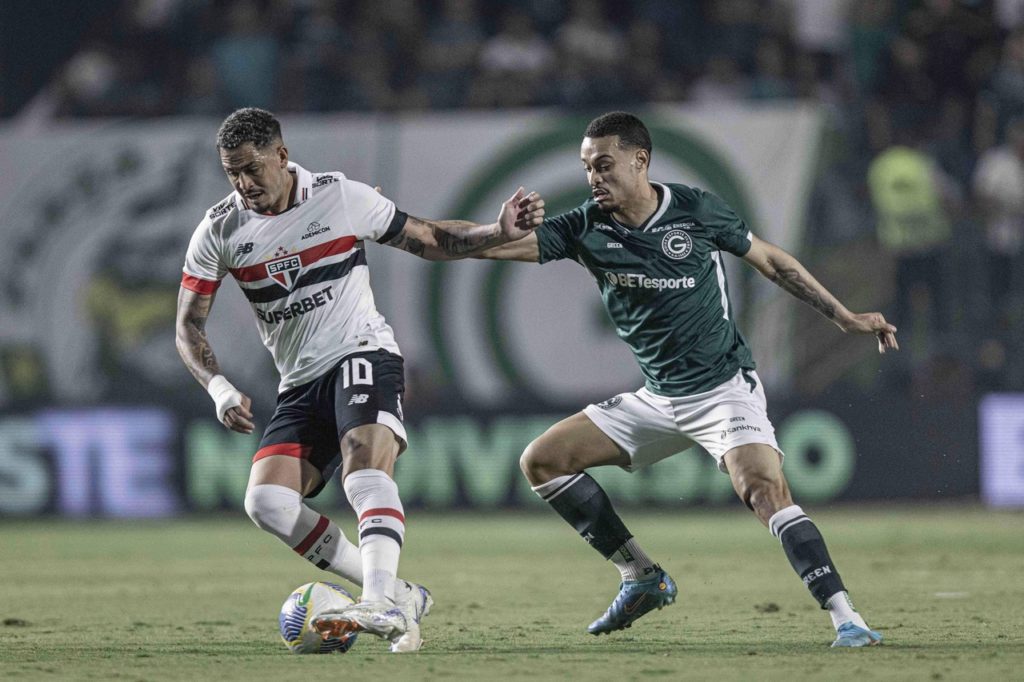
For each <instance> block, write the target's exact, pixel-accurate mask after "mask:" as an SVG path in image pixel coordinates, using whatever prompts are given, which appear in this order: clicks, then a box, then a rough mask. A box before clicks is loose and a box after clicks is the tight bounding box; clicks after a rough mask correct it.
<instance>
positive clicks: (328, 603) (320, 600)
mask: <svg viewBox="0 0 1024 682" xmlns="http://www.w3.org/2000/svg"><path fill="white" fill-rule="evenodd" d="M354 602H355V599H354V598H353V597H352V595H351V594H349V592H348V590H346V589H345V588H344V587H342V586H341V585H336V584H334V583H324V582H316V583H306V584H305V585H302V586H300V587H296V588H295V590H293V591H292V593H291V594H289V595H288V598H287V599H285V600H284V605H282V606H281V615H280V617H279V618H278V622H279V624H280V626H281V639H282V640H283V641H284V644H285V646H286V647H288V650H289V651H291V652H292V653H293V654H331V653H339V654H343V653H345V652H346V651H348V650H349V649H351V648H352V646H353V645H354V644H355V643H356V633H355V632H351V633H347V634H345V635H344V636H343V637H328V638H327V639H324V638H323V637H321V636H320V633H319V632H317V631H316V630H314V629H313V628H312V627H311V623H312V621H313V619H314V618H316V617H317V616H318V615H320V614H321V613H324V612H325V611H336V610H338V609H343V608H345V607H346V606H349V605H350V604H353V603H354Z"/></svg>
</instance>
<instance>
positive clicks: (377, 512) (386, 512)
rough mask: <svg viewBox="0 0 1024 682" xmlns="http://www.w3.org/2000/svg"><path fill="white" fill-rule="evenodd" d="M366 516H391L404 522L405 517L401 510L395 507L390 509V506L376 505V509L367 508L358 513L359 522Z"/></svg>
mask: <svg viewBox="0 0 1024 682" xmlns="http://www.w3.org/2000/svg"><path fill="white" fill-rule="evenodd" d="M367 516H393V517H395V518H396V519H398V520H399V521H401V522H402V523H405V517H404V516H402V512H400V511H398V510H397V509H391V508H390V507H378V508H377V509H367V510H366V511H364V512H363V513H362V514H360V515H359V523H362V522H363V519H365V518H366V517H367Z"/></svg>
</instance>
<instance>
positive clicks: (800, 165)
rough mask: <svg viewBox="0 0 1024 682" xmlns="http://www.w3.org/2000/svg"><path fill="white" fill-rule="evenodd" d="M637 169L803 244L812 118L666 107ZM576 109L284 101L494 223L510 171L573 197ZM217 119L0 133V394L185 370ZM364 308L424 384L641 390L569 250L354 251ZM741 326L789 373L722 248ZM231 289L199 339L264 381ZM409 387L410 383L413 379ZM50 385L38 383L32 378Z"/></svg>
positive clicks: (435, 202)
mask: <svg viewBox="0 0 1024 682" xmlns="http://www.w3.org/2000/svg"><path fill="white" fill-rule="evenodd" d="M642 115H643V118H644V119H645V121H646V122H647V123H648V125H649V127H650V128H651V132H652V137H653V140H654V154H653V164H652V171H651V176H652V178H653V179H655V180H660V181H664V182H682V183H686V184H693V185H697V186H700V187H703V188H706V189H709V190H711V191H714V192H716V193H718V194H720V195H721V196H723V197H724V198H725V199H726V200H727V201H728V202H729V203H731V204H732V205H733V207H734V208H736V209H737V212H738V213H740V215H741V216H743V217H744V218H745V219H746V220H747V222H748V223H749V225H750V226H751V228H752V229H753V231H754V232H755V233H756V234H758V235H759V236H762V237H764V238H766V239H768V240H770V241H773V242H775V243H777V244H779V245H781V246H783V247H784V248H786V249H787V250H790V251H795V252H797V253H799V251H800V241H801V229H800V228H801V221H802V211H803V208H804V198H805V195H806V193H807V189H808V174H809V171H810V169H811V166H812V164H813V161H814V158H815V154H816V144H817V140H818V134H819V128H820V117H819V113H818V112H817V110H816V109H814V108H812V107H803V106H783V107H758V108H757V109H745V108H736V109H726V110H723V109H720V108H715V109H713V110H712V109H707V110H700V109H688V108H679V107H661V108H655V109H650V110H647V111H646V112H643V114H642ZM586 123H587V120H586V119H583V118H572V117H564V116H559V115H556V114H554V113H551V112H547V111H536V112H529V111H527V112H517V113H514V114H509V113H486V114H485V113H459V114H443V115H442V114H434V115H415V116H413V115H409V116H403V117H398V118H392V117H388V118H378V117H367V116H327V117H311V116H304V117H286V118H283V119H282V126H283V130H284V137H285V142H286V145H287V146H288V148H289V150H290V153H291V158H292V159H293V160H295V161H296V162H298V163H299V164H301V165H303V166H305V167H306V168H308V169H310V170H313V171H324V170H341V171H342V172H344V173H345V174H346V175H348V176H349V177H351V178H353V179H356V180H360V181H363V182H367V183H369V184H374V185H380V186H382V187H383V192H384V194H386V195H387V196H389V197H390V198H392V199H394V200H395V202H396V203H397V204H398V206H399V208H401V209H402V210H404V211H406V212H408V213H411V214H413V215H419V216H423V217H430V218H463V219H472V220H477V221H491V220H493V219H494V218H495V217H496V215H497V212H498V208H499V206H500V203H501V202H502V201H503V200H504V199H505V198H507V197H508V196H510V195H511V194H512V193H513V192H514V191H515V189H516V187H518V186H519V185H524V186H526V187H527V188H528V189H536V190H538V191H539V192H541V193H542V194H543V195H544V196H545V198H546V199H547V200H548V203H549V208H550V209H551V211H553V212H560V211H562V210H566V209H568V208H571V207H573V206H575V205H578V204H579V203H581V202H582V201H583V200H584V199H585V198H586V197H587V196H588V189H587V187H586V184H585V177H584V173H583V170H582V167H581V164H580V161H579V143H580V140H581V138H582V132H583V129H584V128H585V126H586ZM218 124H219V121H213V120H174V121H169V122H139V123H136V122H109V121H108V122H103V123H99V124H91V125H76V126H70V127H61V128H57V129H53V130H48V131H45V132H37V133H32V134H30V135H23V134H17V133H15V132H14V131H11V130H7V131H5V130H3V129H0V158H2V159H3V165H4V172H3V173H2V174H0V237H2V239H3V244H4V246H5V248H4V249H2V250H0V277H2V278H3V279H4V283H3V286H2V287H0V301H2V304H0V306H2V310H3V313H4V314H3V315H2V316H0V353H2V354H3V362H4V372H3V379H2V382H3V383H2V385H0V403H3V404H5V405H7V406H8V407H10V406H12V405H14V404H17V401H18V400H21V399H32V398H33V397H36V398H45V399H56V400H58V401H62V402H74V403H89V402H93V401H99V400H102V401H110V400H124V401H136V400H139V399H144V398H145V397H146V396H147V395H150V394H151V395H152V398H151V400H152V401H153V402H160V401H161V399H162V395H163V393H164V392H165V391H168V390H172V391H173V390H178V389H182V388H183V387H186V386H187V385H188V384H189V383H190V382H191V381H192V379H191V377H190V376H189V375H188V373H187V372H186V371H185V370H184V368H183V367H182V366H181V362H180V360H179V359H178V357H177V355H176V353H175V350H174V344H173V321H174V308H175V298H176V295H177V289H178V283H179V281H180V272H181V264H182V259H183V256H184V251H185V247H186V245H187V242H188V239H189V237H190V236H191V234H192V231H193V229H194V228H195V225H196V224H197V223H198V222H199V220H200V219H201V217H202V215H203V211H204V210H205V209H206V208H207V207H209V206H211V205H212V204H214V203H215V202H216V201H217V200H219V199H220V198H222V197H223V196H225V195H226V194H227V193H228V192H229V191H230V189H231V188H230V186H229V185H228V183H227V181H226V179H225V177H224V175H223V173H222V172H221V170H220V167H219V162H218V158H217V154H216V150H215V149H214V143H213V140H214V134H215V132H216V129H217V126H218ZM368 256H369V260H370V266H371V273H372V280H373V285H374V290H375V293H376V296H377V304H378V307H379V308H380V309H381V310H382V312H384V314H385V316H386V317H387V318H388V321H389V322H390V323H391V325H392V326H393V327H394V328H395V330H396V333H397V336H398V341H399V344H400V345H401V347H402V349H403V353H404V354H405V356H406V359H407V363H408V366H409V367H410V368H411V369H412V370H413V372H414V373H415V376H418V377H421V379H420V381H421V384H420V385H424V384H432V385H435V386H439V387H442V388H443V390H445V391H452V390H454V391H455V392H457V394H458V395H459V396H460V397H461V398H463V399H466V400H468V401H470V402H471V403H472V404H474V405H479V406H481V407H493V408H506V407H509V406H510V405H512V402H513V401H515V400H521V399H522V398H523V397H524V396H532V397H535V398H537V399H538V400H540V401H542V402H545V403H548V404H552V405H576V404H581V403H583V402H586V401H591V400H600V399H603V398H606V397H609V396H610V395H613V394H614V393H617V392H620V391H623V390H632V389H635V388H637V387H638V386H639V385H640V383H641V379H640V374H639V370H638V369H637V368H636V366H635V363H634V362H633V360H632V357H631V355H630V353H629V351H628V349H627V348H626V347H625V346H624V345H623V344H622V343H621V342H620V341H619V340H618V339H617V337H616V336H615V334H614V332H613V330H612V329H611V326H610V323H609V322H608V320H607V317H606V315H605V314H604V312H603V310H602V306H601V301H600V298H599V296H598V294H597V290H596V288H595V287H594V285H593V284H592V281H591V278H590V276H589V275H588V274H587V273H586V272H585V271H583V270H582V268H580V267H579V266H577V265H575V264H572V263H557V264H553V265H550V266H544V267H540V266H536V265H526V264H516V263H493V262H478V261H472V262H461V263H454V264H442V265H438V264H432V263H429V262H427V261H422V260H420V259H417V258H415V257H413V256H411V255H409V254H408V253H405V252H400V251H396V250H394V249H390V248H387V247H380V246H376V245H374V246H372V247H370V249H369V253H368ZM728 260H729V261H731V265H730V278H731V279H730V288H731V294H732V297H733V299H734V303H735V304H736V306H737V308H738V309H739V317H740V319H741V327H742V331H743V332H744V335H745V336H746V337H747V339H748V341H749V342H750V343H751V345H752V346H753V348H754V351H755V357H756V358H757V359H758V361H759V365H760V369H759V372H760V374H761V375H762V377H764V379H765V381H766V383H768V384H769V386H772V385H779V384H780V383H782V382H785V381H786V380H787V377H788V368H789V360H788V358H789V350H788V349H789V344H788V343H787V336H788V334H787V329H788V320H789V318H790V315H789V313H790V312H791V311H792V310H793V308H794V306H795V305H796V304H795V303H794V302H792V301H791V300H788V299H787V297H785V295H784V294H782V293H781V292H780V291H778V290H776V289H775V288H774V287H772V286H771V285H769V284H767V283H764V282H761V283H758V284H752V283H753V282H754V278H752V277H750V276H749V270H748V269H746V268H743V270H744V271H746V272H741V269H740V267H739V265H738V260H737V259H728ZM252 319H253V316H252V312H251V310H250V308H249V306H248V304H247V303H246V302H245V300H244V298H243V297H242V296H241V295H240V293H239V292H238V290H237V287H235V286H233V285H227V286H224V287H222V288H221V291H220V293H219V294H218V300H217V302H216V306H215V308H214V312H213V315H212V316H211V320H210V325H209V329H210V337H211V340H212V342H213V345H214V348H215V350H216V352H217V355H218V358H219V360H220V362H221V365H222V366H223V367H224V369H225V372H226V374H227V375H228V376H229V377H230V378H231V380H232V381H233V382H234V383H235V384H236V385H238V386H240V387H243V388H244V389H245V390H247V391H248V392H250V393H266V394H267V395H269V396H272V395H273V392H274V387H275V386H276V383H277V381H276V377H275V374H274V371H273V367H272V365H271V362H270V357H269V355H268V354H266V353H265V352H264V351H263V350H262V349H261V348H260V345H259V340H258V337H257V334H256V330H255V329H254V328H253V327H254V325H253V322H252ZM416 385H417V384H416V382H415V381H414V382H412V384H411V386H410V390H411V391H415V390H416ZM39 387H46V388H45V391H44V393H43V394H37V393H33V391H36V390H39Z"/></svg>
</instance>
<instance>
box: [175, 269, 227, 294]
mask: <svg viewBox="0 0 1024 682" xmlns="http://www.w3.org/2000/svg"><path fill="white" fill-rule="evenodd" d="M181 286H183V287H185V288H186V289H188V290H189V291H194V292H196V293H197V294H202V295H203V296H209V295H210V294H212V293H213V292H215V291H217V287H219V286H220V281H219V280H209V279H200V278H198V277H193V276H192V275H185V274H183V275H182V276H181Z"/></svg>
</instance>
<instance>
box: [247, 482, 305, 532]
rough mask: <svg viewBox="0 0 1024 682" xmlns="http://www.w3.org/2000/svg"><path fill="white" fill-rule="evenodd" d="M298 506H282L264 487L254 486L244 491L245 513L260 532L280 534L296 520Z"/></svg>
mask: <svg viewBox="0 0 1024 682" xmlns="http://www.w3.org/2000/svg"><path fill="white" fill-rule="evenodd" d="M299 512H300V506H299V505H295V506H294V508H293V507H292V505H286V504H282V501H281V500H280V499H277V497H276V496H274V495H273V494H271V493H269V492H268V491H267V490H266V487H265V486H260V485H255V486H252V487H251V488H249V489H248V490H246V491H245V513H246V514H248V515H249V518H250V519H252V522H253V523H255V524H256V525H257V526H258V527H259V528H260V529H261V530H265V531H268V532H271V533H282V532H287V531H288V530H289V528H288V527H289V526H290V525H294V524H295V520H296V519H297V518H298V516H299Z"/></svg>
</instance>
